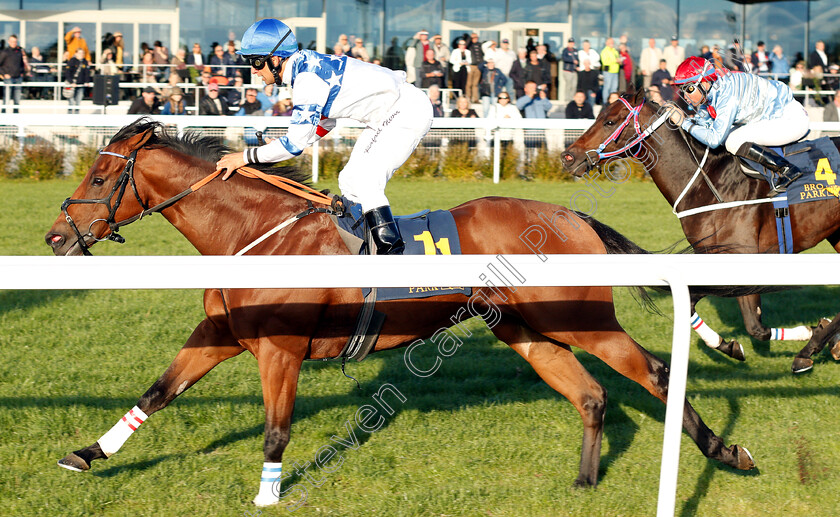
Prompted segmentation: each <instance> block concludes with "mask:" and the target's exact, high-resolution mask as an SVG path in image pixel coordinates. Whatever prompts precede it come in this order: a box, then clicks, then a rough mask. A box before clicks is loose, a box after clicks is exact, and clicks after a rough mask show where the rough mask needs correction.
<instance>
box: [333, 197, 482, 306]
mask: <svg viewBox="0 0 840 517" xmlns="http://www.w3.org/2000/svg"><path fill="white" fill-rule="evenodd" d="M339 199H340V201H341V203H342V204H343V205H344V214H343V215H342V216H341V217H337V216H332V220H333V222H334V223H335V225H336V227H337V228H338V233H339V234H340V235H341V238H342V239H343V240H344V243H345V244H346V245H347V249H349V250H350V253H354V254H359V255H367V254H368V249H369V248H368V232H369V230H368V228H367V225H366V224H365V218H364V215H363V214H362V206H361V205H359V204H358V203H353V202H352V201H349V200H348V199H347V198H344V197H339ZM394 219H395V220H396V221H397V227H398V228H399V231H400V235H401V236H402V239H403V242H405V251H404V252H403V255H460V254H461V241H460V240H459V239H458V227H457V226H455V218H453V217H452V214H451V213H450V212H449V211H448V210H423V211H422V212H417V213H416V214H411V215H405V216H396V217H395V218H394ZM377 291H378V292H377V297H376V298H377V300H378V301H385V300H403V299H407V298H428V297H430V296H441V295H446V294H464V295H466V296H470V294H472V288H470V287H452V286H442V287H394V288H391V287H386V288H379V289H377ZM369 292H370V289H362V294H363V295H364V296H367V295H368V293H369Z"/></svg>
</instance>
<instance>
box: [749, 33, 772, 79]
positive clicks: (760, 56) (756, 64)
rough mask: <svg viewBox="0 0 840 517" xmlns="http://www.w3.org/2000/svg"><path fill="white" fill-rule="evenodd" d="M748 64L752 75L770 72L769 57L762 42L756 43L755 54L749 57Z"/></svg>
mask: <svg viewBox="0 0 840 517" xmlns="http://www.w3.org/2000/svg"><path fill="white" fill-rule="evenodd" d="M750 63H751V64H752V68H753V69H752V72H753V73H758V74H766V73H768V72H769V71H770V55H769V54H768V53H767V48H766V47H765V46H764V42H763V41H759V42H758V43H756V45H755V52H753V54H752V56H750Z"/></svg>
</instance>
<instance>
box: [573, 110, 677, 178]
mask: <svg viewBox="0 0 840 517" xmlns="http://www.w3.org/2000/svg"><path fill="white" fill-rule="evenodd" d="M618 100H620V101H621V102H622V103H623V104H624V106H626V107H627V109H628V110H630V113H628V114H627V117H626V118H625V119H624V122H622V123H621V124H620V125H619V126H618V127H617V128H616V130H615V131H613V132H612V134H611V135H610V136H608V137H607V139H606V140H604V142H603V143H601V145H599V146H598V148H597V149H589V150H588V151H586V152H585V153H584V155H585V156H586V160H587V161H588V162H589V163H590V164H591V165H593V166H594V165H596V164H597V163H598V162H599V161H601V160H603V159H604V158H611V157H613V156H617V155H619V154H621V153H623V152H625V151H627V150H630V149H632V148H633V147H636V146H639V148H638V149H637V150H636V151H635V152H633V151H630V152H631V153H632V154H633V156H636V157H637V156H639V153H641V151H642V146H641V145H640V144H641V143H642V141H644V140H645V139H646V138H647V137H649V136H650V135H651V134H653V132H654V131H656V130H657V129H659V126H661V125H662V124H664V123H665V121H666V120H667V119H668V117H669V114H668V113H667V112H666V113H663V114H662V115H660V116H659V118H657V119H656V120H654V121H653V123H652V124H650V125H649V126H648V127H647V128H645V130H644V131H642V128H641V125H640V124H639V113H640V112H641V111H642V106H644V104H645V99H642V102H640V103H639V105H638V106H636V107H633V106H631V105H630V103H629V102H627V101H626V100H625V99H624V98H623V97H619V98H618ZM630 120H632V121H633V129H634V130H635V131H636V138H634V139H632V140H631V141H630V142H628V143H627V144H626V145H624V146H623V147H620V148H619V149H617V150H615V151H610V152H604V149H606V147H607V146H608V145H609V144H611V143H612V142H614V141H617V140H618V137H619V136H621V133H622V132H623V131H624V129H625V128H626V127H627V126H628V125H629V124H630ZM596 157H597V159H596Z"/></svg>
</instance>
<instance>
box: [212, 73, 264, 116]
mask: <svg viewBox="0 0 840 517" xmlns="http://www.w3.org/2000/svg"><path fill="white" fill-rule="evenodd" d="M244 85H245V80H244V79H242V76H241V75H237V76H236V77H234V78H233V87H232V88H231V87H228V88H225V90H227V91H225V92H222V93H221V95H223V96H224V98H225V100H226V101H227V103H228V107H230V108H236V107H241V106H242V103H243V102H244V99H243V97H242V90H243V88H244ZM256 98H257V93H256V90H254V99H255V100H256ZM260 108H261V111H262V105H260Z"/></svg>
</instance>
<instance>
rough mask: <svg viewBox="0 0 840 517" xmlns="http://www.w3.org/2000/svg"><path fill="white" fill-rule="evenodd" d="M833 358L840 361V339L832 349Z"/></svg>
mask: <svg viewBox="0 0 840 517" xmlns="http://www.w3.org/2000/svg"><path fill="white" fill-rule="evenodd" d="M837 337H840V335H838V336H837ZM831 357H833V358H834V360H835V361H840V339H838V340H837V342H836V343H834V346H833V347H831Z"/></svg>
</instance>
